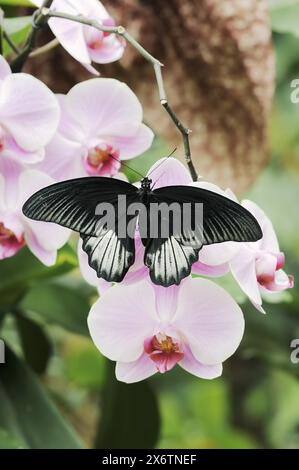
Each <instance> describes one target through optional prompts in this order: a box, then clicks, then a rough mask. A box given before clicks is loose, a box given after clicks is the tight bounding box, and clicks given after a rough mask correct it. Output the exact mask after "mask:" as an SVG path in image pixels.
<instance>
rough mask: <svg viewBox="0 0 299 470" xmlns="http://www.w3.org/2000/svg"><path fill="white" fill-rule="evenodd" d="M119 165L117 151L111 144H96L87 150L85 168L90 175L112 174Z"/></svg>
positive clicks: (116, 170)
mask: <svg viewBox="0 0 299 470" xmlns="http://www.w3.org/2000/svg"><path fill="white" fill-rule="evenodd" d="M120 166H121V164H120V155H119V151H118V150H117V149H114V148H113V147H112V146H111V145H107V144H102V145H98V146H97V147H94V148H92V149H90V150H89V152H88V155H87V159H86V169H87V172H88V173H89V174H90V175H98V176H114V175H115V174H116V173H117V172H118V170H119V169H120Z"/></svg>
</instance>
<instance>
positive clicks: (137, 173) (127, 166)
mask: <svg viewBox="0 0 299 470" xmlns="http://www.w3.org/2000/svg"><path fill="white" fill-rule="evenodd" d="M109 157H110V158H112V159H113V160H115V161H116V162H119V160H118V159H117V158H115V157H114V156H113V155H111V154H110V155H109ZM121 164H122V166H125V167H126V168H128V170H130V171H134V173H136V175H138V176H141V178H142V179H144V178H145V176H144V175H142V174H141V173H139V171H137V170H134V168H131V167H130V166H129V165H126V164H125V163H123V162H121Z"/></svg>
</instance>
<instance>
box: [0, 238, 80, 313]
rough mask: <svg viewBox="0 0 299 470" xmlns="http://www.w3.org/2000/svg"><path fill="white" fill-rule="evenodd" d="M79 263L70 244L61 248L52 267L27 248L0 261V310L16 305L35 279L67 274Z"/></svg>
mask: <svg viewBox="0 0 299 470" xmlns="http://www.w3.org/2000/svg"><path fill="white" fill-rule="evenodd" d="M77 265H78V261H77V256H76V253H75V252H74V250H73V249H72V248H71V247H70V246H69V245H66V246H65V247H64V248H62V250H60V252H59V254H58V258H57V262H56V264H55V266H52V267H47V266H45V265H43V264H42V263H41V262H40V261H39V260H38V259H37V258H35V256H33V254H32V253H31V252H30V251H29V250H28V249H27V248H23V249H22V250H21V251H20V252H19V253H18V254H17V255H16V256H14V257H12V258H9V259H5V260H2V261H0V310H5V309H9V308H11V307H12V306H14V305H16V304H17V303H18V302H19V301H20V299H21V298H22V296H23V295H24V292H26V290H27V289H28V287H29V286H30V285H31V284H32V283H33V282H34V281H37V280H38V281H40V280H41V279H49V278H52V277H56V276H60V275H62V274H66V273H68V272H69V271H71V270H73V269H74V268H75V267H77Z"/></svg>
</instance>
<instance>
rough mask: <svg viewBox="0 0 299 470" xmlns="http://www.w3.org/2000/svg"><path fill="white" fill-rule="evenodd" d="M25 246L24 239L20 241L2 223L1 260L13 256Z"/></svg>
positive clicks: (0, 233)
mask: <svg viewBox="0 0 299 470" xmlns="http://www.w3.org/2000/svg"><path fill="white" fill-rule="evenodd" d="M24 245H25V240H24V237H23V236H22V237H21V238H20V239H18V238H17V237H16V235H15V234H14V233H13V232H12V231H11V230H9V229H8V228H6V227H5V225H4V224H3V223H2V222H0V248H1V249H0V259H1V258H6V257H9V256H13V255H14V254H15V253H17V252H18V251H19V250H20V249H21V248H23V246H24Z"/></svg>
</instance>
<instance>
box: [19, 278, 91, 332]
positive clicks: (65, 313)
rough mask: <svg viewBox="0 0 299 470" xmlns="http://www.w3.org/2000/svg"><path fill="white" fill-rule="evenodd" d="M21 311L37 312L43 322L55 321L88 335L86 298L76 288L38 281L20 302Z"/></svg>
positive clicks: (88, 306) (88, 305)
mask: <svg viewBox="0 0 299 470" xmlns="http://www.w3.org/2000/svg"><path fill="white" fill-rule="evenodd" d="M21 308H22V310H23V311H30V312H33V313H37V314H38V315H39V316H40V318H41V319H43V320H44V321H45V322H50V323H55V324H58V325H60V326H62V327H63V328H65V329H67V330H68V331H71V332H72V333H77V334H80V335H88V328H87V315H88V312H89V310H90V304H89V302H88V299H87V298H86V296H85V295H84V294H82V292H81V291H80V290H78V289H74V288H70V287H67V286H64V285H59V284H54V283H53V284H46V283H40V284H38V285H36V286H34V287H32V288H31V289H30V290H29V292H28V293H27V295H26V296H25V297H24V299H23V301H22V302H21Z"/></svg>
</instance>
